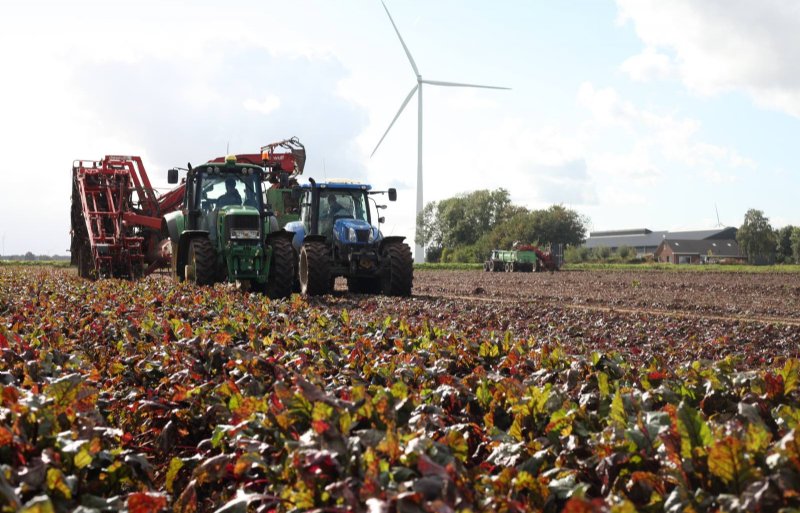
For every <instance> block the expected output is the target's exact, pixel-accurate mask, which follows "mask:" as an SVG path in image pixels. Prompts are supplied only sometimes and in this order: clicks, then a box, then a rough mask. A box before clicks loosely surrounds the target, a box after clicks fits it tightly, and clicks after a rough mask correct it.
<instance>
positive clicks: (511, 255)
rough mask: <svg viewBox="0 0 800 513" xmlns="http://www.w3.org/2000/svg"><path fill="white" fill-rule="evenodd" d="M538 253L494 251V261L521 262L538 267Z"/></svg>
mask: <svg viewBox="0 0 800 513" xmlns="http://www.w3.org/2000/svg"><path fill="white" fill-rule="evenodd" d="M537 258H538V257H537V256H536V253H535V252H533V251H516V250H502V249H495V250H494V251H492V260H499V261H500V262H519V263H525V264H534V265H536V260H537Z"/></svg>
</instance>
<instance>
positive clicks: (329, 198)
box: [320, 189, 369, 221]
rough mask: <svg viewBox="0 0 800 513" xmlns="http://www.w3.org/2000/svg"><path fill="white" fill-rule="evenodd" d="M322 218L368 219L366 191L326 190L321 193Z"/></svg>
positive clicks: (333, 219) (334, 219) (332, 219)
mask: <svg viewBox="0 0 800 513" xmlns="http://www.w3.org/2000/svg"><path fill="white" fill-rule="evenodd" d="M320 218H328V219H330V220H331V221H336V220H337V219H362V220H364V221H368V220H369V219H368V218H367V206H366V198H365V195H364V192H363V191H361V190H353V191H348V190H341V189H339V190H337V189H331V190H327V191H324V192H323V193H322V194H321V195H320Z"/></svg>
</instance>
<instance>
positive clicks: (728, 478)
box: [708, 436, 750, 488]
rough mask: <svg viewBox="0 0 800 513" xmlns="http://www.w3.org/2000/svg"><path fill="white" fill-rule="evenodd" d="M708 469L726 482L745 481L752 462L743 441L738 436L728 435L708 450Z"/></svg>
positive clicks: (736, 482) (738, 483) (737, 482)
mask: <svg viewBox="0 0 800 513" xmlns="http://www.w3.org/2000/svg"><path fill="white" fill-rule="evenodd" d="M708 470H710V471H711V473H712V474H713V475H715V476H717V477H718V478H720V479H722V480H723V481H724V482H725V483H726V484H734V485H736V488H738V485H740V484H742V483H744V482H745V481H746V480H747V478H748V477H749V475H750V463H749V462H748V461H747V459H746V457H745V455H744V452H743V450H742V442H741V440H739V439H738V438H736V437H733V436H726V437H725V438H723V439H722V440H718V441H717V442H716V443H714V445H712V446H711V448H710V449H709V450H708Z"/></svg>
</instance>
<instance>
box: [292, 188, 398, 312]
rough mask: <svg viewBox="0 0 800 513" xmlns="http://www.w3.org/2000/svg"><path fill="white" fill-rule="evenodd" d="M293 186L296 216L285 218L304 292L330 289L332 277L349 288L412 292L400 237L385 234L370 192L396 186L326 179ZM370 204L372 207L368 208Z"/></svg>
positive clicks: (394, 195)
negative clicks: (297, 207)
mask: <svg viewBox="0 0 800 513" xmlns="http://www.w3.org/2000/svg"><path fill="white" fill-rule="evenodd" d="M309 182H310V183H309V184H307V185H302V186H300V187H297V188H296V189H294V191H293V192H294V195H295V197H296V198H297V199H298V200H299V203H300V220H299V221H294V222H290V223H287V224H286V226H285V228H284V229H285V230H286V231H289V232H293V233H294V238H293V239H292V246H293V247H294V250H295V251H296V253H297V255H298V260H297V261H298V265H297V281H298V282H299V283H298V286H299V289H300V292H301V293H302V294H304V295H311V296H316V295H322V294H327V293H329V292H331V291H332V290H333V285H334V281H335V279H336V277H337V276H344V277H345V278H347V288H348V290H349V291H350V292H354V293H363V294H381V293H382V294H386V295H390V296H409V295H411V283H412V281H413V273H414V268H413V267H414V262H413V259H412V257H411V248H409V247H408V244H406V243H405V242H403V241H404V240H405V237H398V236H390V237H384V236H383V234H382V233H381V231H380V229H379V228H378V226H379V225H380V223H382V222H383V218H382V217H378V215H377V213H378V210H380V209H383V208H386V206H385V205H379V204H378V203H377V202H376V201H375V199H374V195H376V194H384V193H388V196H389V200H390V201H395V200H396V199H397V192H396V191H395V189H389V190H388V191H373V190H372V187H371V186H369V185H367V184H363V183H358V182H352V181H329V182H326V183H317V182H315V181H314V179H309ZM371 206H372V208H370V207H371Z"/></svg>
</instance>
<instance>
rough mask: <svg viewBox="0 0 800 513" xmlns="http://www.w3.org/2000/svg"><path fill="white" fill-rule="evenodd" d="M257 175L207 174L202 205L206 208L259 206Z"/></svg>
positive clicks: (202, 193)
mask: <svg viewBox="0 0 800 513" xmlns="http://www.w3.org/2000/svg"><path fill="white" fill-rule="evenodd" d="M256 180H257V177H256V175H240V174H211V173H209V174H206V175H204V176H203V183H202V190H201V197H200V201H201V207H202V208H203V209H204V210H211V209H214V208H222V207H227V206H242V205H245V206H250V207H254V208H258V207H259V202H258V196H257V190H258V189H257V187H256Z"/></svg>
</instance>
